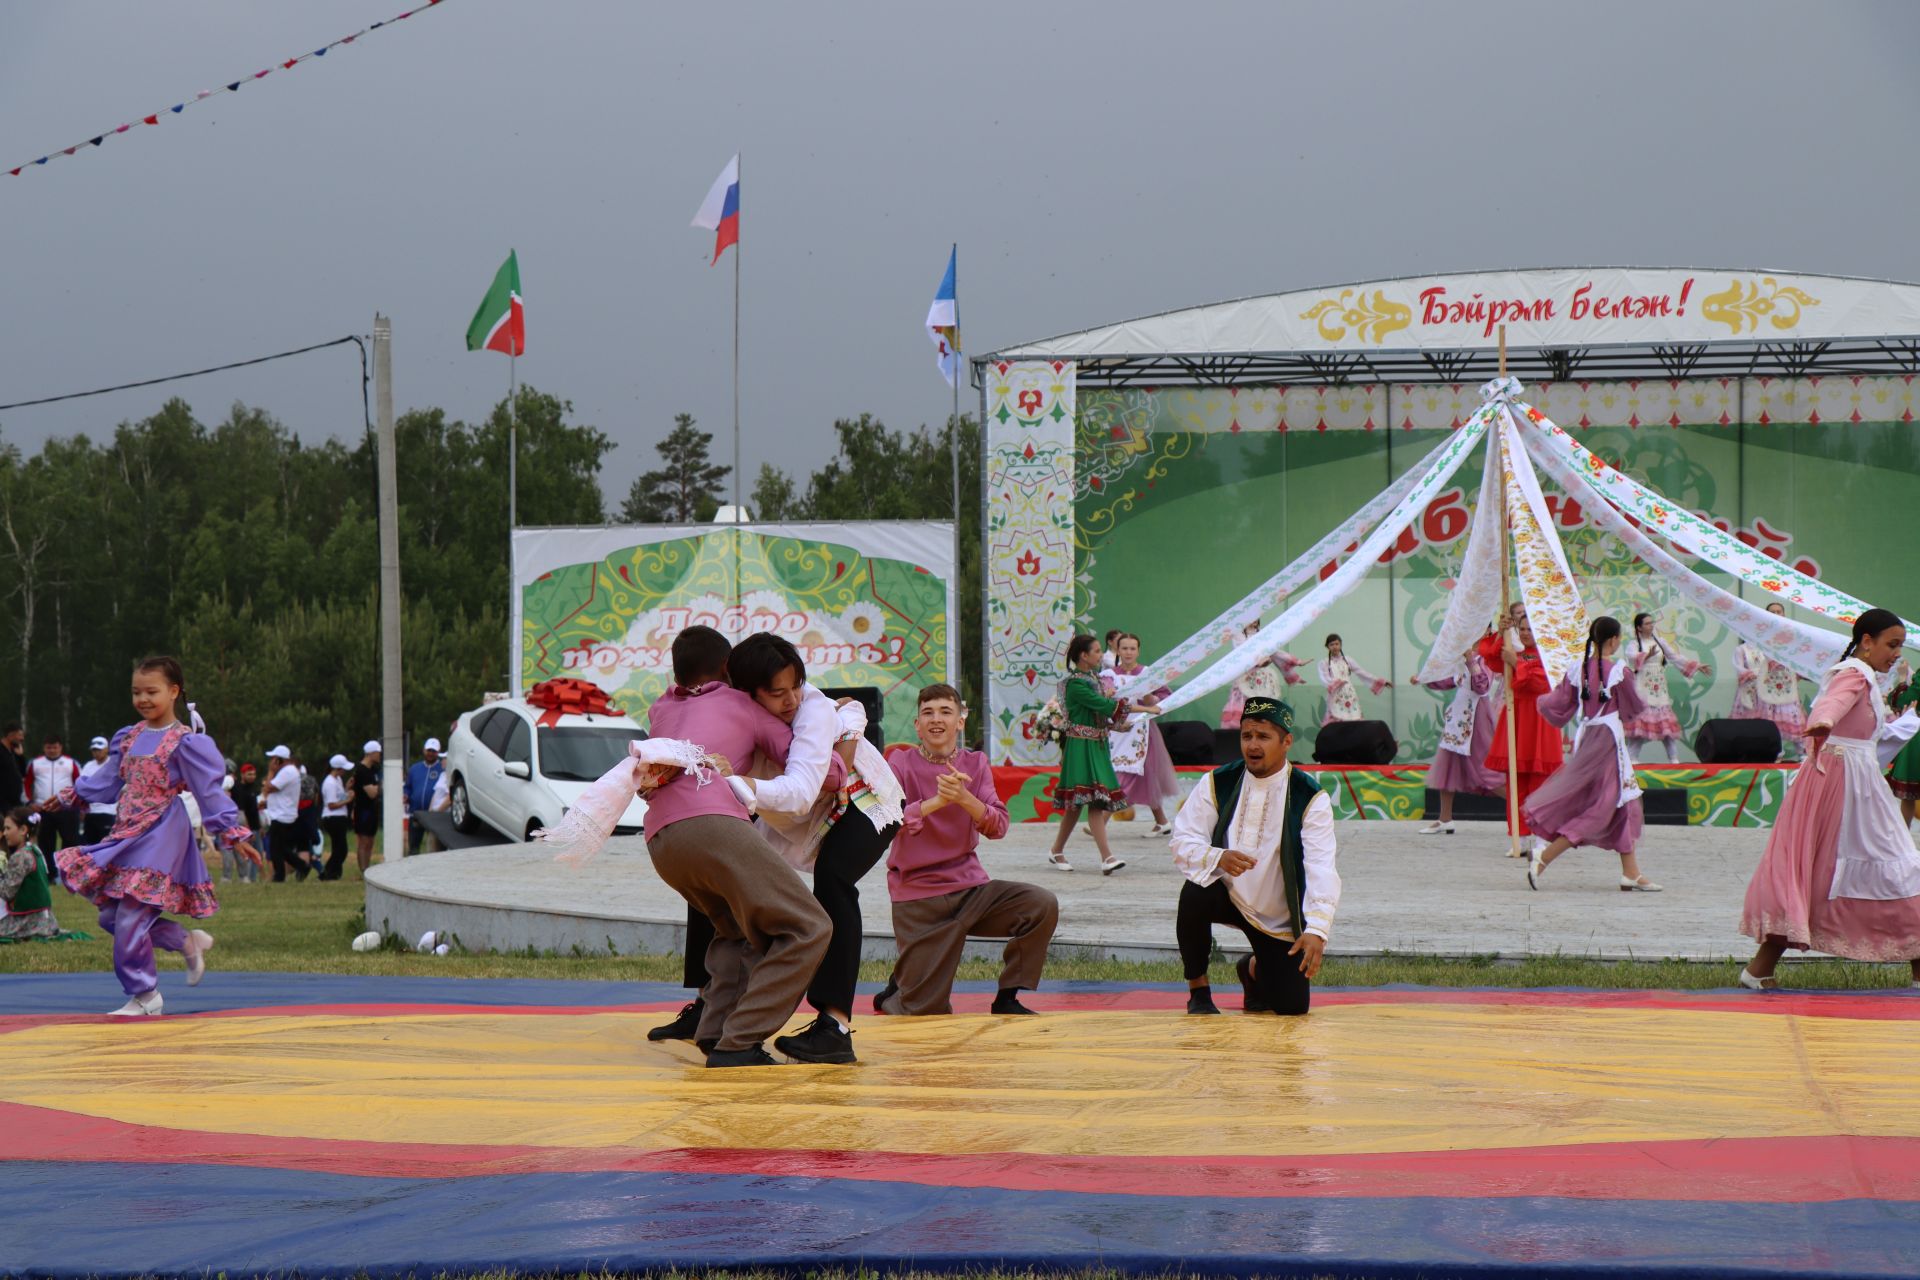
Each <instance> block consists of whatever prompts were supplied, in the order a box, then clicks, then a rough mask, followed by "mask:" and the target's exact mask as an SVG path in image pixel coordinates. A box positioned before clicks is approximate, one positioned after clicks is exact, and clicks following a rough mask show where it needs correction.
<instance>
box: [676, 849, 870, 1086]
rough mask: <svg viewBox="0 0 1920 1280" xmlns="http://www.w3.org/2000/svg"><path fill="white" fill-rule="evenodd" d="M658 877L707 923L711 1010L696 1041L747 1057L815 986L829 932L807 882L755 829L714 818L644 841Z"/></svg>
mask: <svg viewBox="0 0 1920 1280" xmlns="http://www.w3.org/2000/svg"><path fill="white" fill-rule="evenodd" d="M647 852H648V853H649V854H650V855H652V857H653V869H654V870H655V871H658V872H659V873H660V878H661V879H662V880H665V881H666V882H667V883H668V884H670V885H672V886H673V887H674V889H675V890H677V891H678V892H679V894H680V896H681V897H683V898H685V899H686V900H687V901H688V902H689V903H691V904H692V905H693V906H694V908H695V909H696V910H698V911H700V912H701V913H702V914H703V915H705V916H706V917H707V919H709V920H711V921H712V922H713V932H714V938H713V942H712V943H711V944H710V945H709V946H708V947H707V985H706V987H705V988H704V989H703V990H702V991H701V993H700V994H701V997H702V998H703V999H704V1000H705V1001H706V1011H705V1012H704V1013H703V1014H702V1015H701V1018H700V1029H699V1030H698V1031H696V1032H695V1033H694V1035H695V1038H696V1039H699V1040H713V1041H716V1042H717V1043H716V1045H715V1047H716V1048H718V1049H720V1050H723V1051H726V1050H734V1049H750V1048H752V1047H753V1046H754V1045H757V1044H759V1043H760V1042H761V1041H763V1040H765V1039H766V1038H767V1037H768V1036H770V1035H772V1034H773V1033H774V1032H776V1031H778V1030H780V1028H781V1027H782V1026H784V1025H786V1021H787V1019H788V1018H790V1017H792V1016H793V1011H794V1009H795V1008H796V1007H798V1005H799V1003H800V997H801V996H803V995H805V994H806V991H807V984H808V983H809V982H811V981H813V974H814V970H816V969H818V968H819V967H820V957H821V956H822V955H824V954H825V953H826V950H827V939H828V938H829V937H830V936H831V935H832V933H833V925H832V923H831V922H830V921H829V920H828V919H827V913H826V912H825V911H823V910H821V908H820V904H819V903H818V902H815V901H814V898H813V894H812V893H811V892H810V891H809V890H808V889H807V885H806V882H805V881H804V880H802V879H801V878H800V873H799V872H797V871H795V870H794V869H793V868H792V867H790V866H788V865H787V864H786V862H785V861H783V860H782V859H781V857H780V855H779V854H777V853H775V852H774V851H773V849H772V847H771V846H769V845H768V844H767V842H766V841H765V840H762V839H761V838H760V835H759V833H758V832H756V831H755V830H754V829H753V827H752V825H751V824H749V823H746V822H742V821H741V820H740V819H738V818H729V817H724V816H721V815H717V814H712V815H705V816H702V817H698V818H688V819H686V820H684V821H681V822H676V823H674V824H673V825H672V826H670V827H668V828H667V829H666V830H665V831H662V832H661V833H660V834H659V835H657V836H654V837H652V838H651V839H649V840H648V841H647Z"/></svg>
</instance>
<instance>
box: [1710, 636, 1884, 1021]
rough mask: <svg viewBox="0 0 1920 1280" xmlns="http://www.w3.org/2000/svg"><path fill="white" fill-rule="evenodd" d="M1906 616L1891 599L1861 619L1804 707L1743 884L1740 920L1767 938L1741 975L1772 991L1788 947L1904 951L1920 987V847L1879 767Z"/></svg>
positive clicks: (1874, 956)
mask: <svg viewBox="0 0 1920 1280" xmlns="http://www.w3.org/2000/svg"><path fill="white" fill-rule="evenodd" d="M1906 641H1907V632H1906V628H1905V627H1904V626H1903V625H1901V622H1900V619H1899V617H1898V616H1896V615H1895V614H1893V613H1892V612H1890V611H1889V610H1886V609H1869V610H1867V611H1866V612H1865V613H1863V614H1861V615H1860V616H1859V617H1858V618H1856V619H1855V620H1854V624H1853V639H1852V641H1851V642H1849V643H1848V645H1847V647H1846V650H1845V651H1844V652H1843V653H1842V654H1841V657H1840V662H1839V664H1838V665H1836V666H1835V667H1834V668H1833V670H1832V672H1831V673H1829V674H1828V676H1827V682H1826V684H1825V685H1824V686H1822V687H1821V690H1820V694H1819V696H1818V697H1816V698H1815V699H1814V700H1813V709H1812V711H1810V712H1809V713H1808V714H1807V758H1806V759H1805V760H1804V761H1802V762H1801V765H1800V768H1799V769H1798V770H1797V771H1796V772H1795V773H1794V775H1793V782H1792V784H1791V785H1790V786H1788V788H1787V797H1786V799H1785V800H1783V801H1781V803H1780V817H1779V819H1778V820H1777V821H1776V822H1775V823H1774V825H1773V830H1772V832H1770V833H1769V834H1768V836H1767V851H1766V853H1765V854H1764V855H1762V856H1761V859H1760V865H1759V867H1758V868H1756V869H1755V870H1754V873H1753V879H1752V881H1750V882H1749V883H1748V885H1747V900H1746V906H1745V908H1744V909H1743V910H1742V911H1741V913H1740V932H1742V933H1744V934H1746V935H1747V936H1748V937H1750V938H1752V939H1754V940H1755V941H1757V942H1758V943H1759V944H1760V949H1759V951H1757V952H1755V953H1754V957H1753V959H1751V960H1749V961H1748V962H1747V967H1746V968H1744V969H1742V970H1741V971H1740V985H1741V986H1743V987H1747V988H1750V989H1752V990H1755V991H1770V990H1772V989H1773V988H1775V987H1777V986H1779V985H1780V983H1779V980H1778V979H1776V978H1775V977H1774V969H1775V967H1776V966H1778V964H1779V963H1780V957H1781V956H1782V955H1783V954H1785V953H1786V952H1787V951H1788V950H1790V949H1791V950H1796V951H1824V952H1826V953H1827V954H1828V955H1835V956H1843V957H1845V958H1846V959H1849V960H1867V961H1877V962H1881V963H1885V962H1890V961H1895V960H1905V961H1907V962H1908V964H1909V965H1910V966H1911V968H1912V973H1913V982H1914V985H1915V986H1916V987H1920V852H1916V851H1915V849H1914V847H1913V837H1912V836H1911V835H1909V834H1908V833H1907V826H1906V824H1905V823H1904V822H1902V821H1900V810H1899V807H1898V805H1896V804H1895V803H1894V799H1893V792H1891V791H1889V790H1888V789H1887V784H1886V783H1885V782H1883V781H1882V780H1881V777H1880V758H1879V751H1880V741H1879V740H1880V739H1881V738H1882V736H1883V735H1884V731H1885V730H1886V728H1887V708H1886V703H1885V701H1884V700H1883V699H1882V698H1881V696H1880V689H1879V683H1878V676H1879V674H1880V673H1881V672H1884V671H1887V670H1890V669H1891V668H1892V667H1893V665H1894V663H1895V662H1897V661H1898V660H1899V658H1900V650H1901V647H1902V646H1903V645H1905V644H1906Z"/></svg>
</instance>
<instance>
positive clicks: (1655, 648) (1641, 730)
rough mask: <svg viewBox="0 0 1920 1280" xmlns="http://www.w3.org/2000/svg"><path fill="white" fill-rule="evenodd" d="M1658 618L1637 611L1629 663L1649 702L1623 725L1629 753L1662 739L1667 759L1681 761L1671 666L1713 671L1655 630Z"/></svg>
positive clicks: (1687, 670) (1642, 695)
mask: <svg viewBox="0 0 1920 1280" xmlns="http://www.w3.org/2000/svg"><path fill="white" fill-rule="evenodd" d="M1655 621H1656V619H1655V618H1654V616H1653V615H1652V614H1650V613H1636V614H1634V615H1633V642H1632V643H1631V644H1629V645H1628V646H1627V654H1626V661H1627V665H1628V666H1630V667H1632V668H1633V682H1634V684H1635V685H1636V686H1638V692H1639V694H1640V701H1641V702H1642V703H1643V704H1645V705H1644V706H1643V707H1642V709H1641V710H1640V712H1639V713H1638V714H1637V715H1631V716H1628V717H1627V718H1626V719H1625V721H1623V722H1622V724H1621V727H1622V728H1623V729H1624V730H1625V731H1626V735H1627V754H1628V755H1629V756H1630V757H1632V758H1634V759H1638V758H1639V756H1640V748H1641V747H1643V746H1645V745H1646V744H1647V743H1649V742H1658V743H1660V744H1661V745H1662V746H1663V747H1665V748H1666V752H1667V763H1668V764H1679V763H1680V737H1681V729H1680V717H1679V716H1677V715H1675V714H1674V711H1673V695H1672V694H1671V693H1670V692H1668V690H1667V666H1668V664H1669V663H1671V664H1672V665H1674V666H1676V667H1678V668H1680V674H1682V675H1685V676H1691V675H1694V674H1696V673H1698V674H1700V675H1708V676H1710V675H1712V674H1713V668H1712V667H1710V666H1708V665H1707V664H1706V663H1704V662H1695V661H1694V660H1693V659H1691V658H1688V657H1686V656H1684V655H1683V654H1680V653H1677V652H1675V650H1674V649H1673V647H1672V646H1671V645H1669V644H1668V643H1667V642H1666V641H1665V640H1662V639H1661V638H1660V637H1659V636H1658V635H1656V634H1655V633H1654V622H1655Z"/></svg>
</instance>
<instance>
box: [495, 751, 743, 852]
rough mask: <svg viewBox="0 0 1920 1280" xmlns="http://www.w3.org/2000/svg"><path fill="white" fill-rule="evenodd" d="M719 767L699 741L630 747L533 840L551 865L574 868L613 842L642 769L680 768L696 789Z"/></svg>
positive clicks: (637, 787)
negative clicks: (550, 855) (547, 852)
mask: <svg viewBox="0 0 1920 1280" xmlns="http://www.w3.org/2000/svg"><path fill="white" fill-rule="evenodd" d="M719 763H720V761H719V758H718V757H716V756H712V755H709V754H707V751H706V748H704V747H702V746H701V745H700V744H699V743H696V742H687V741H685V740H683V739H680V738H648V739H647V740H646V741H645V742H634V743H629V744H628V746H627V758H626V759H625V760H622V761H621V762H620V763H619V764H616V765H614V766H613V768H611V769H609V770H607V771H606V772H605V773H603V774H601V775H600V777H599V778H598V779H597V780H595V781H594V782H591V783H589V784H588V785H587V789H586V790H585V791H583V792H581V793H580V798H579V799H578V800H576V801H574V802H573V807H572V808H570V809H568V810H567V812H566V816H565V817H563V818H561V819H560V821H559V822H557V823H555V824H554V825H553V826H552V827H550V828H548V829H546V830H542V831H536V832H534V834H533V838H534V839H535V840H539V841H542V842H544V843H545V844H547V845H548V846H549V847H551V848H552V849H553V850H554V858H555V860H556V861H559V862H565V863H569V864H571V865H574V866H578V865H580V864H582V863H585V862H588V861H590V860H591V859H593V858H594V857H596V856H598V854H599V852H600V851H601V850H602V849H604V848H606V846H607V841H608V840H610V839H612V837H613V828H614V826H615V824H617V823H618V822H619V821H620V815H622V814H624V813H625V812H626V811H627V806H628V805H630V804H632V803H633V798H634V797H635V796H637V795H639V794H640V784H641V781H642V780H643V778H644V777H645V775H646V773H647V771H649V770H651V769H666V768H673V769H684V770H686V771H687V772H688V773H690V774H692V775H693V780H694V785H695V786H701V787H704V786H706V785H707V783H709V782H711V781H713V774H714V769H715V767H716V766H717V765H718V764H719ZM727 781H728V782H734V781H737V779H733V778H729V779H728V780H727ZM736 794H738V791H737V789H736ZM743 803H744V801H743Z"/></svg>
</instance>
